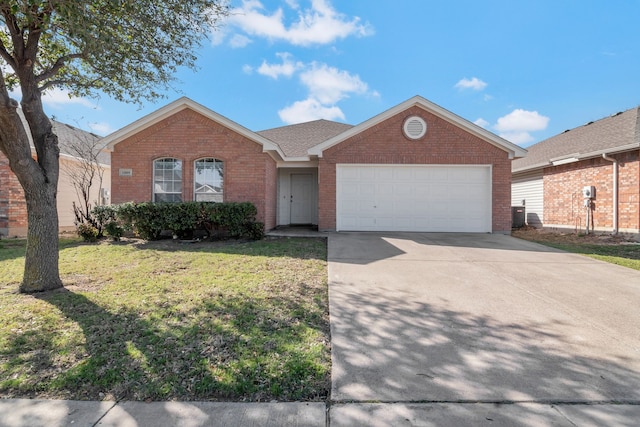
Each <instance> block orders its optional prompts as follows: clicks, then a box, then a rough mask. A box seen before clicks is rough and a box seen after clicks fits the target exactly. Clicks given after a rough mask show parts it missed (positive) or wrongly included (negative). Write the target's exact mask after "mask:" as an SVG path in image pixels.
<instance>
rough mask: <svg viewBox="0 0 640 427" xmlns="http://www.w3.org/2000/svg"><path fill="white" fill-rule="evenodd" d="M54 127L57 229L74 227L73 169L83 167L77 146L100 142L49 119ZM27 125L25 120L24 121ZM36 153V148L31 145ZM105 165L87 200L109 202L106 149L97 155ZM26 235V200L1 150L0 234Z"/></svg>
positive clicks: (75, 198)
mask: <svg viewBox="0 0 640 427" xmlns="http://www.w3.org/2000/svg"><path fill="white" fill-rule="evenodd" d="M51 123H52V125H53V131H54V133H55V134H56V135H58V145H59V147H60V176H59V179H58V194H57V204H58V226H59V228H60V231H72V230H75V216H74V214H73V202H76V203H78V198H77V194H76V191H75V189H74V186H73V178H72V175H73V173H74V172H73V171H77V170H78V168H82V164H83V160H82V159H80V158H78V154H77V147H80V146H81V145H83V144H87V145H89V146H91V147H93V146H95V145H96V144H98V143H99V142H100V139H101V138H100V137H99V136H98V135H95V134H93V133H90V132H86V131H83V130H81V129H78V128H76V127H74V126H71V125H68V124H66V123H61V122H58V121H56V120H52V121H51ZM25 126H26V121H25ZM31 152H32V155H33V156H34V158H35V156H36V151H35V148H33V146H32V149H31ZM98 160H99V162H100V165H101V167H102V168H103V169H104V176H103V181H102V186H99V185H98V182H97V180H94V184H93V187H92V189H91V195H90V200H91V203H92V204H95V202H97V203H99V204H104V203H108V198H109V191H110V188H111V184H110V182H111V171H110V167H111V166H110V164H109V162H110V157H109V155H108V153H106V152H105V153H101V154H100V156H99V158H98ZM26 235H27V203H26V202H25V200H24V192H23V191H22V186H21V185H20V182H18V178H17V177H16V176H15V174H14V173H13V172H12V171H11V168H10V167H9V160H8V159H7V158H6V157H5V155H4V154H2V153H0V236H2V237H7V236H9V237H23V236H26Z"/></svg>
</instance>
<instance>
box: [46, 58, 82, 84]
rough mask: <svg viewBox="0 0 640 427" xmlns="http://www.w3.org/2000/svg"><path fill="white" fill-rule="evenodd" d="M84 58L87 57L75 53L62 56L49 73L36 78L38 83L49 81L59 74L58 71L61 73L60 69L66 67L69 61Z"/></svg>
mask: <svg viewBox="0 0 640 427" xmlns="http://www.w3.org/2000/svg"><path fill="white" fill-rule="evenodd" d="M84 56H85V55H84V54H83V53H73V54H69V55H65V56H61V57H60V58H58V59H57V60H56V63H55V64H53V65H52V66H51V68H49V69H48V70H47V71H45V72H43V73H41V74H39V75H37V76H36V82H37V83H40V82H41V81H43V80H48V79H50V78H52V77H53V76H55V75H56V74H57V73H58V71H60V69H61V68H62V67H64V65H65V63H66V62H67V61H71V60H74V59H80V58H84ZM45 86H46V85H45ZM43 87H44V86H43Z"/></svg>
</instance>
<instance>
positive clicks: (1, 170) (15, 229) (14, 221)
mask: <svg viewBox="0 0 640 427" xmlns="http://www.w3.org/2000/svg"><path fill="white" fill-rule="evenodd" d="M26 233H27V203H26V202H25V201H24V192H23V191H22V186H21V185H20V182H18V178H17V177H16V176H15V174H14V173H13V172H12V171H11V168H10V167H9V160H8V159H7V158H6V157H5V156H4V154H2V153H0V234H2V235H5V236H24V235H26Z"/></svg>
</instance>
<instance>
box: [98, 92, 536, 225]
mask: <svg viewBox="0 0 640 427" xmlns="http://www.w3.org/2000/svg"><path fill="white" fill-rule="evenodd" d="M104 142H105V143H106V145H107V148H108V149H110V150H111V151H112V152H111V161H112V202H113V203H122V202H128V201H136V202H143V201H178V200H183V201H187V200H216V201H220V200H223V201H225V202H232V201H250V202H253V203H254V204H255V206H256V207H257V209H258V220H259V221H262V222H264V223H265V228H266V229H267V230H268V229H272V228H275V227H276V226H280V225H293V224H314V225H317V226H318V229H320V230H338V231H350V230H353V231H374V230H379V231H432V232H437V231H443V232H444V231H446V232H448V231H454V232H495V233H509V232H510V230H511V209H510V201H511V161H512V159H514V158H518V157H522V156H524V155H525V154H526V150H524V149H522V148H520V147H518V146H517V145H514V144H512V143H510V142H508V141H506V140H504V139H502V138H500V137H498V136H496V135H494V134H493V133H491V132H489V131H487V130H485V129H482V128H481V127H478V126H476V125H474V124H473V123H470V122H468V121H467V120H464V119H462V118H460V117H459V116H457V115H455V114H453V113H451V112H449V111H447V110H445V109H443V108H441V107H439V106H437V105H435V104H433V103H431V102H429V101H427V100H426V99H424V98H421V97H414V98H411V99H409V100H407V101H405V102H403V103H402V104H399V105H397V106H396V107H393V108H391V109H390V110H387V111H385V112H383V113H381V114H379V115H377V116H375V117H373V118H371V119H369V120H367V121H365V122H363V123H361V124H359V125H357V126H350V125H345V124H342V123H336V122H331V121H326V120H317V121H312V122H309V123H302V124H298V125H292V126H284V127H280V128H276V129H270V130H265V131H262V132H253V131H251V130H249V129H247V128H245V127H243V126H241V125H239V124H237V123H235V122H233V121H231V120H229V119H227V118H225V117H223V116H221V115H219V114H217V113H215V112H214V111H211V110H209V109H208V108H206V107H204V106H202V105H200V104H197V103H195V102H194V101H192V100H190V99H187V98H181V99H178V100H177V101H175V102H173V103H171V104H168V105H166V106H165V107H162V108H160V109H159V110H157V111H155V112H153V113H151V114H149V115H147V116H145V117H143V118H142V119H140V120H138V121H136V122H134V123H132V124H130V125H128V126H126V127H124V128H123V129H121V130H119V131H117V132H115V133H113V134H111V135H109V136H107V137H106V138H105V140H104Z"/></svg>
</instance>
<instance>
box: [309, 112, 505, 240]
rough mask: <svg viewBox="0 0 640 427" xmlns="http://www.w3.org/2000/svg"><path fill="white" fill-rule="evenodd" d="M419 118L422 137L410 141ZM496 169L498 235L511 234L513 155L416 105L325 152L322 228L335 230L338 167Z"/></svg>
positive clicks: (320, 169)
mask: <svg viewBox="0 0 640 427" xmlns="http://www.w3.org/2000/svg"><path fill="white" fill-rule="evenodd" d="M414 115H418V116H420V117H422V118H423V119H424V120H425V121H426V122H427V134H426V135H425V137H424V138H423V139H420V140H417V141H416V140H410V139H408V138H407V137H405V136H404V133H403V131H402V126H403V123H404V120H405V119H406V118H407V117H410V116H414ZM339 163H346V164H349V163H352V164H353V163H362V164H367V163H370V164H439V165H447V164H470V165H472V164H479V165H489V164H490V165H493V176H492V180H493V188H492V194H493V200H492V209H493V220H492V228H493V231H494V232H506V231H510V230H511V207H510V206H511V160H509V156H508V154H507V153H506V152H505V151H503V150H501V149H499V148H497V147H495V146H493V145H491V144H489V143H487V142H485V141H483V140H481V139H480V138H478V137H475V136H473V135H471V134H469V133H467V132H466V131H464V130H462V129H460V128H459V127H457V126H455V125H453V124H451V123H449V122H447V121H445V120H443V119H440V118H438V117H437V116H434V115H433V114H431V113H429V112H427V111H425V110H423V109H422V108H419V107H413V108H410V109H408V110H405V111H403V112H402V113H400V114H397V115H395V116H393V117H391V118H389V119H387V120H385V121H384V122H382V123H380V124H378V125H376V126H373V127H371V128H369V129H367V130H366V131H364V132H362V133H360V134H358V135H355V136H353V137H352V138H350V139H348V140H346V141H344V142H342V143H341V144H338V145H336V146H334V147H331V148H330V149H328V150H326V151H325V152H324V154H323V157H322V158H321V159H320V161H319V165H318V174H319V175H318V180H319V185H320V191H319V221H318V228H319V229H321V230H334V229H335V228H336V164H339Z"/></svg>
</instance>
